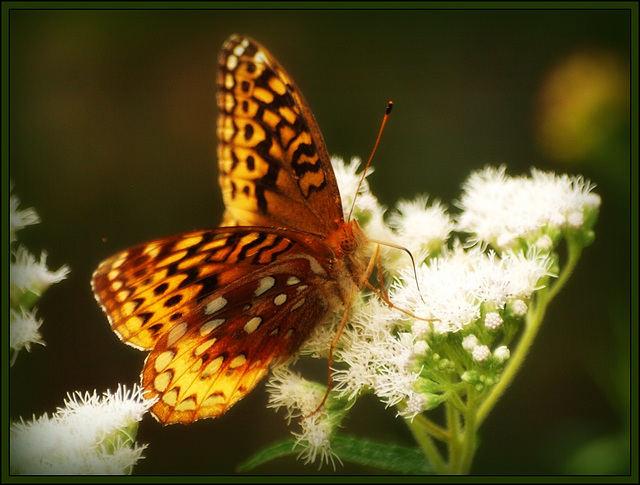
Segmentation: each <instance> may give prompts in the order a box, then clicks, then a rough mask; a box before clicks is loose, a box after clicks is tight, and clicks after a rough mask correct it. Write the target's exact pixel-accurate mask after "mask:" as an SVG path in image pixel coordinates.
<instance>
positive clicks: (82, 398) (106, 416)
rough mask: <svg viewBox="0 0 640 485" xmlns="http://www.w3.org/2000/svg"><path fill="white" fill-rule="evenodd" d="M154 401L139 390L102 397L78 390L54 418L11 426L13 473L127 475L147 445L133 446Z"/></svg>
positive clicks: (105, 394) (120, 388)
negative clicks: (139, 427) (140, 425)
mask: <svg viewBox="0 0 640 485" xmlns="http://www.w3.org/2000/svg"><path fill="white" fill-rule="evenodd" d="M153 402H154V401H150V400H146V399H145V398H144V397H143V390H142V389H141V388H140V387H138V386H135V387H134V389H133V390H132V391H128V390H127V389H126V388H125V387H123V386H118V390H117V391H116V392H115V393H114V394H112V393H111V392H106V393H104V394H103V396H102V397H98V396H97V394H96V392H95V391H94V392H93V394H89V393H85V394H82V393H79V392H76V393H75V394H74V395H68V396H67V399H66V400H65V407H64V408H58V409H57V411H56V412H55V413H54V414H53V416H52V417H49V416H48V415H47V414H44V415H43V416H41V417H40V418H35V417H34V419H32V420H31V421H28V422H25V421H24V420H22V419H21V420H20V421H19V422H15V423H12V424H11V434H10V447H11V472H12V473H14V474H23V475H116V474H129V473H131V470H132V468H133V466H134V465H135V464H136V462H137V461H138V460H139V459H140V458H141V457H142V452H143V450H144V449H145V448H146V445H137V444H135V443H134V436H133V435H135V431H136V429H137V423H138V421H140V420H141V419H142V416H143V415H144V414H145V413H146V412H147V411H148V410H149V408H150V407H151V405H152V404H153Z"/></svg>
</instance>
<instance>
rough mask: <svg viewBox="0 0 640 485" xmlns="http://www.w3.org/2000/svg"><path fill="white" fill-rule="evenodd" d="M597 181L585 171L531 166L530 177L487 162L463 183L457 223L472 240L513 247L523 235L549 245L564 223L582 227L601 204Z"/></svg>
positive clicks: (530, 241) (534, 242)
mask: <svg viewBox="0 0 640 485" xmlns="http://www.w3.org/2000/svg"><path fill="white" fill-rule="evenodd" d="M593 189H594V185H592V184H591V183H590V182H589V181H588V180H585V179H583V178H582V177H570V176H569V175H556V174H555V173H553V172H543V171H540V170H537V169H535V168H534V169H532V170H531V177H525V176H521V177H509V176H507V175H506V167H505V166H504V165H503V166H500V167H499V168H494V167H486V168H485V169H484V170H481V171H478V172H475V173H473V174H472V175H471V176H470V177H469V179H468V180H467V181H466V182H465V184H464V185H463V195H462V198H461V199H460V202H459V203H458V207H459V208H460V209H461V210H462V212H461V214H460V216H459V217H458V224H457V229H458V230H459V231H463V232H468V233H470V235H471V236H470V238H469V241H470V242H479V243H484V244H491V245H493V246H495V247H497V248H501V249H508V248H510V247H513V245H514V244H515V243H516V241H517V240H518V239H520V238H522V239H525V240H526V241H527V242H529V243H531V244H537V245H538V247H540V248H541V249H550V243H552V242H555V241H553V237H551V240H549V238H550V234H552V235H553V234H557V233H559V232H560V231H561V230H562V229H564V228H571V229H579V228H582V227H583V225H584V224H585V221H586V220H587V219H588V218H589V214H590V213H592V212H593V211H594V210H597V209H598V208H599V207H600V202H601V201H600V196H598V195H597V194H595V193H593V192H592V190H593Z"/></svg>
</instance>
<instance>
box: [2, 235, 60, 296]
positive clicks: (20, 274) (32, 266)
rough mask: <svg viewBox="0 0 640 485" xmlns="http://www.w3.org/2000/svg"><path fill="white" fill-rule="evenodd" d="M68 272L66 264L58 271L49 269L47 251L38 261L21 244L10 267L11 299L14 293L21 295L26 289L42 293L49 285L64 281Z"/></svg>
mask: <svg viewBox="0 0 640 485" xmlns="http://www.w3.org/2000/svg"><path fill="white" fill-rule="evenodd" d="M68 274H69V267H68V266H66V265H64V266H61V267H60V268H59V269H57V270H56V271H49V269H48V268H47V253H46V252H45V251H43V252H42V254H41V255H40V261H36V258H35V257H34V256H33V255H32V254H30V253H29V252H28V251H27V250H26V249H25V248H24V247H22V246H20V247H18V249H17V250H16V252H15V261H12V262H11V264H10V268H9V281H10V283H11V293H12V298H11V299H12V300H14V298H15V297H14V294H17V295H18V297H19V295H21V294H22V293H24V292H26V291H31V292H33V293H35V294H36V295H41V294H42V292H43V291H44V290H46V289H47V288H48V287H49V286H51V285H52V284H54V283H58V282H59V281H62V280H63V279H65V278H66V277H67V275H68ZM14 301H15V300H14Z"/></svg>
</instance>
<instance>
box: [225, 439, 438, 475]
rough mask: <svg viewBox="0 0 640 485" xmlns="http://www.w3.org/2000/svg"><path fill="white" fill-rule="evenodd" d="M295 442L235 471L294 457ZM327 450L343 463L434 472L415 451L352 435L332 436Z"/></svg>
mask: <svg viewBox="0 0 640 485" xmlns="http://www.w3.org/2000/svg"><path fill="white" fill-rule="evenodd" d="M295 442H296V441H295V440H294V439H288V440H284V441H278V442H276V443H274V444H272V445H270V446H268V447H267V448H265V449H263V450H262V451H259V452H258V453H256V454H255V455H254V456H252V457H251V458H249V459H248V460H247V461H245V462H244V463H241V464H240V465H239V466H238V471H239V472H241V473H242V472H248V471H250V470H252V469H254V468H256V467H257V466H260V465H262V464H263V463H267V462H268V461H271V460H274V459H275V458H280V457H283V456H289V455H296V454H298V451H294V449H293V447H294V445H295ZM331 449H332V450H333V452H334V453H335V454H336V455H337V456H339V457H340V459H341V460H342V461H343V462H345V461H348V462H351V463H356V464H358V465H364V466H369V467H372V468H377V469H380V470H384V471H387V472H391V473H399V474H405V475H433V474H434V473H435V472H434V470H433V468H432V467H431V466H430V465H429V463H428V462H427V461H426V459H425V456H424V455H423V454H422V452H421V451H420V450H419V449H418V448H412V447H408V446H400V445H392V444H389V443H382V442H379V441H373V440H365V439H361V438H356V437H353V436H335V437H333V438H332V439H331Z"/></svg>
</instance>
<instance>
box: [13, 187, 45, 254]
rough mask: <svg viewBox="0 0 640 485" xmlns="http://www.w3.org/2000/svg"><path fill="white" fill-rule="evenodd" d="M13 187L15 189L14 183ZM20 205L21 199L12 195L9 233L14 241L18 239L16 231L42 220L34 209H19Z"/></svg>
mask: <svg viewBox="0 0 640 485" xmlns="http://www.w3.org/2000/svg"><path fill="white" fill-rule="evenodd" d="M11 188H12V189H13V184H12V187H11ZM19 205H20V200H19V199H18V197H17V196H15V195H12V196H11V198H10V199H9V235H10V241H11V242H12V243H13V242H14V241H15V240H16V232H18V231H19V230H21V229H23V228H24V227H26V226H30V225H32V224H37V223H39V222H40V218H39V217H38V214H37V213H36V211H35V210H34V209H31V208H29V209H23V210H18V206H19Z"/></svg>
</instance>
